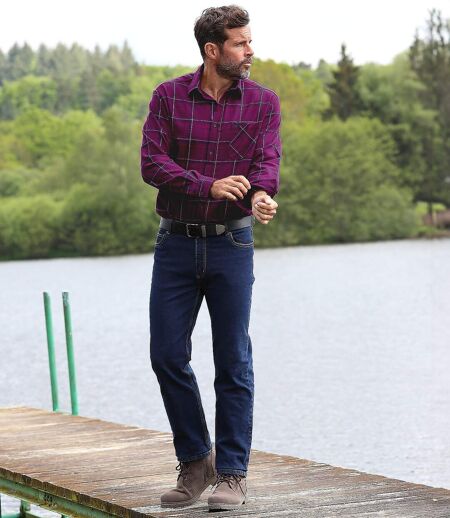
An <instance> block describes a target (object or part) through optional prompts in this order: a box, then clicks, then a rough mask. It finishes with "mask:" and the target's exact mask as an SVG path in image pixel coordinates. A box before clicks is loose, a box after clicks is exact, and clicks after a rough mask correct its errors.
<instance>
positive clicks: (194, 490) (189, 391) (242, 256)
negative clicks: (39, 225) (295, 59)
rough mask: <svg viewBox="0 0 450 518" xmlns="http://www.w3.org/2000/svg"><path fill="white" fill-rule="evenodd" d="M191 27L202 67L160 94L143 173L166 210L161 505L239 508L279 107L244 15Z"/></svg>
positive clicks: (160, 329) (160, 288)
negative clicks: (211, 392)
mask: <svg viewBox="0 0 450 518" xmlns="http://www.w3.org/2000/svg"><path fill="white" fill-rule="evenodd" d="M194 33H195V37H196V39H197V42H198V45H199V47H200V52H201V55H202V58H203V64H202V65H201V66H200V67H199V68H198V69H197V71H196V72H195V73H191V74H187V75H184V76H181V77H177V78H175V79H173V80H171V81H167V82H164V83H162V84H160V85H159V86H158V87H157V88H156V89H155V91H154V92H153V96H152V99H151V101H150V105H149V114H148V117H147V120H146V121H145V124H144V127H143V132H142V133H143V139H142V148H141V171H142V177H143V179H144V181H145V182H146V183H148V184H150V185H152V186H154V187H156V188H157V189H158V190H159V192H158V197H157V201H156V212H157V213H158V214H159V216H160V217H161V220H160V227H159V229H158V232H157V235H156V239H155V253H154V264H153V273H152V283H151V292H150V358H151V364H152V369H153V370H154V372H155V374H156V376H157V379H158V382H159V385H160V389H161V395H162V398H163V402H164V406H165V409H166V412H167V416H168V419H169V422H170V426H171V429H172V432H173V443H174V447H175V452H176V456H177V459H178V461H179V464H178V465H177V468H176V469H177V470H178V471H179V472H180V473H179V474H178V478H177V484H176V487H175V488H174V489H171V490H169V491H167V492H165V493H164V494H162V495H161V505H162V506H163V507H184V506H187V505H191V504H193V503H194V502H196V501H197V500H198V499H199V497H200V495H201V494H202V493H203V491H204V490H205V489H206V488H207V487H208V486H210V485H214V486H215V487H214V491H213V492H212V494H211V495H210V496H209V498H208V506H209V509H210V510H217V509H236V508H238V507H239V506H240V505H242V504H243V503H245V498H246V492H247V485H246V475H247V467H248V463H249V456H250V447H251V438H252V426H253V399H254V378H253V364H252V343H251V339H250V336H249V334H248V327H249V319H250V306H251V296H252V286H253V282H254V280H255V277H254V275H253V252H254V250H253V224H254V222H255V220H257V221H258V222H260V223H262V224H267V223H269V222H270V220H271V219H272V218H273V217H274V215H275V213H276V208H277V206H278V204H277V203H276V202H275V201H274V200H273V197H274V195H275V194H276V193H277V192H278V187H279V166H280V157H281V142H280V135H279V128H280V103H279V99H278V96H277V95H276V94H275V93H274V92H273V91H271V90H269V89H268V88H265V87H264V86H262V85H260V84H258V83H256V82H254V81H251V80H250V79H248V77H249V75H250V67H251V64H252V57H253V50H252V48H251V46H250V44H251V41H252V40H251V33H250V27H249V16H248V13H247V11H245V10H243V9H242V8H240V7H238V6H235V5H230V6H223V7H217V8H209V9H205V10H204V11H203V13H202V15H201V16H200V17H199V18H198V19H197V21H196V23H195V28H194ZM203 297H205V299H206V303H207V306H208V310H209V314H210V317H211V328H212V338H213V355H214V366H215V379H214V389H215V393H216V420H215V451H213V449H212V444H211V439H210V436H209V432H208V429H207V425H206V420H205V414H204V412H203V408H202V403H201V398H200V393H199V389H198V385H197V381H196V378H195V375H194V372H193V370H192V368H191V366H190V363H189V362H190V360H191V352H192V343H191V334H192V331H193V328H194V325H195V322H196V318H197V314H198V311H199V309H200V306H201V303H202V301H203Z"/></svg>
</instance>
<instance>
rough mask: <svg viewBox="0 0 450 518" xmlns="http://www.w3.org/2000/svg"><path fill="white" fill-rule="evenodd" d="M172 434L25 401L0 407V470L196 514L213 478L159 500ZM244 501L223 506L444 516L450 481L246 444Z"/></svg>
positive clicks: (69, 493) (172, 477)
mask: <svg viewBox="0 0 450 518" xmlns="http://www.w3.org/2000/svg"><path fill="white" fill-rule="evenodd" d="M177 464H178V461H177V459H176V457H175V455H174V449H173V442H172V435H171V434H169V433H163V432H159V431H156V430H147V429H144V428H141V427H138V426H128V425H122V424H117V423H111V422H106V421H102V420H100V419H93V418H88V417H81V416H72V415H70V414H64V413H53V412H48V411H46V410H42V409H35V408H28V407H10V408H0V478H3V479H5V480H9V481H11V482H15V483H18V484H21V485H22V486H27V487H31V488H34V489H36V490H39V491H43V492H45V493H46V494H48V495H53V496H54V497H60V498H65V499H67V500H70V501H72V502H78V503H81V504H83V505H84V506H86V507H87V508H92V509H98V510H102V511H105V512H107V513H109V514H110V515H111V516H123V517H127V518H140V517H144V516H147V517H168V518H169V517H170V518H175V517H178V516H179V517H181V516H183V517H186V516H189V517H192V518H195V517H196V516H200V515H204V513H205V510H207V498H208V495H209V494H210V492H211V488H209V489H208V490H206V491H205V493H204V494H203V495H202V497H201V499H200V501H199V502H197V503H196V504H195V505H194V506H191V507H189V508H185V509H178V510H177V509H162V508H161V507H160V505H159V498H160V494H161V493H162V492H164V491H166V490H167V489H169V488H171V487H173V486H174V485H175V482H176V477H177V475H178V472H176V471H175V466H176V465H177ZM247 480H248V497H247V502H246V504H245V505H244V506H242V508H241V509H239V510H237V511H229V512H227V513H226V514H227V516H236V517H240V518H250V517H253V518H256V517H261V518H266V517H267V518H270V517H287V518H289V517H314V518H319V517H320V518H328V517H330V518H331V517H338V516H346V517H353V516H354V517H356V516H358V517H364V516H396V517H405V518H406V517H417V518H419V517H420V518H425V517H433V518H434V517H445V518H449V517H450V490H447V489H443V488H432V487H429V486H425V485H422V484H412V483H408V482H405V481H401V480H395V479H390V478H387V477H383V476H380V475H371V474H368V473H363V472H360V471H357V470H352V469H343V468H338V467H335V466H330V465H328V464H323V463H319V462H313V461H310V460H305V459H299V458H297V457H293V456H289V455H278V454H273V453H267V452H263V451H259V450H252V451H251V455H250V464H249V472H248V479H247Z"/></svg>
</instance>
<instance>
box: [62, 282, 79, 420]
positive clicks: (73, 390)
mask: <svg viewBox="0 0 450 518" xmlns="http://www.w3.org/2000/svg"><path fill="white" fill-rule="evenodd" d="M62 296H63V307H64V325H65V329H66V346H67V362H68V364H69V382H70V401H71V404H72V415H78V395H77V382H76V378H75V358H74V354H73V337H72V320H71V318H70V303H69V293H68V292H67V291H64V292H63V294H62Z"/></svg>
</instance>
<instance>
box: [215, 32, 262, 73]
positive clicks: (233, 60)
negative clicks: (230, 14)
mask: <svg viewBox="0 0 450 518" xmlns="http://www.w3.org/2000/svg"><path fill="white" fill-rule="evenodd" d="M225 34H226V35H227V36H228V38H227V39H226V40H225V42H224V44H223V45H222V48H220V47H219V57H218V59H217V61H216V71H217V73H218V74H219V75H220V76H222V77H226V78H227V79H233V80H234V79H247V77H249V76H250V65H251V63H252V57H253V50H252V48H251V47H250V43H251V41H252V35H251V32H250V27H249V26H248V25H246V26H245V27H237V28H236V29H225Z"/></svg>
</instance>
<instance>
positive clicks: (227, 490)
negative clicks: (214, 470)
mask: <svg viewBox="0 0 450 518" xmlns="http://www.w3.org/2000/svg"><path fill="white" fill-rule="evenodd" d="M246 495H247V481H246V478H245V477H243V476H241V475H232V474H228V473H219V474H218V475H217V482H216V486H215V488H214V491H213V493H212V495H210V496H209V497H208V507H209V510H210V511H218V510H227V511H228V510H232V509H238V508H239V507H240V506H241V505H242V504H245V498H246Z"/></svg>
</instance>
